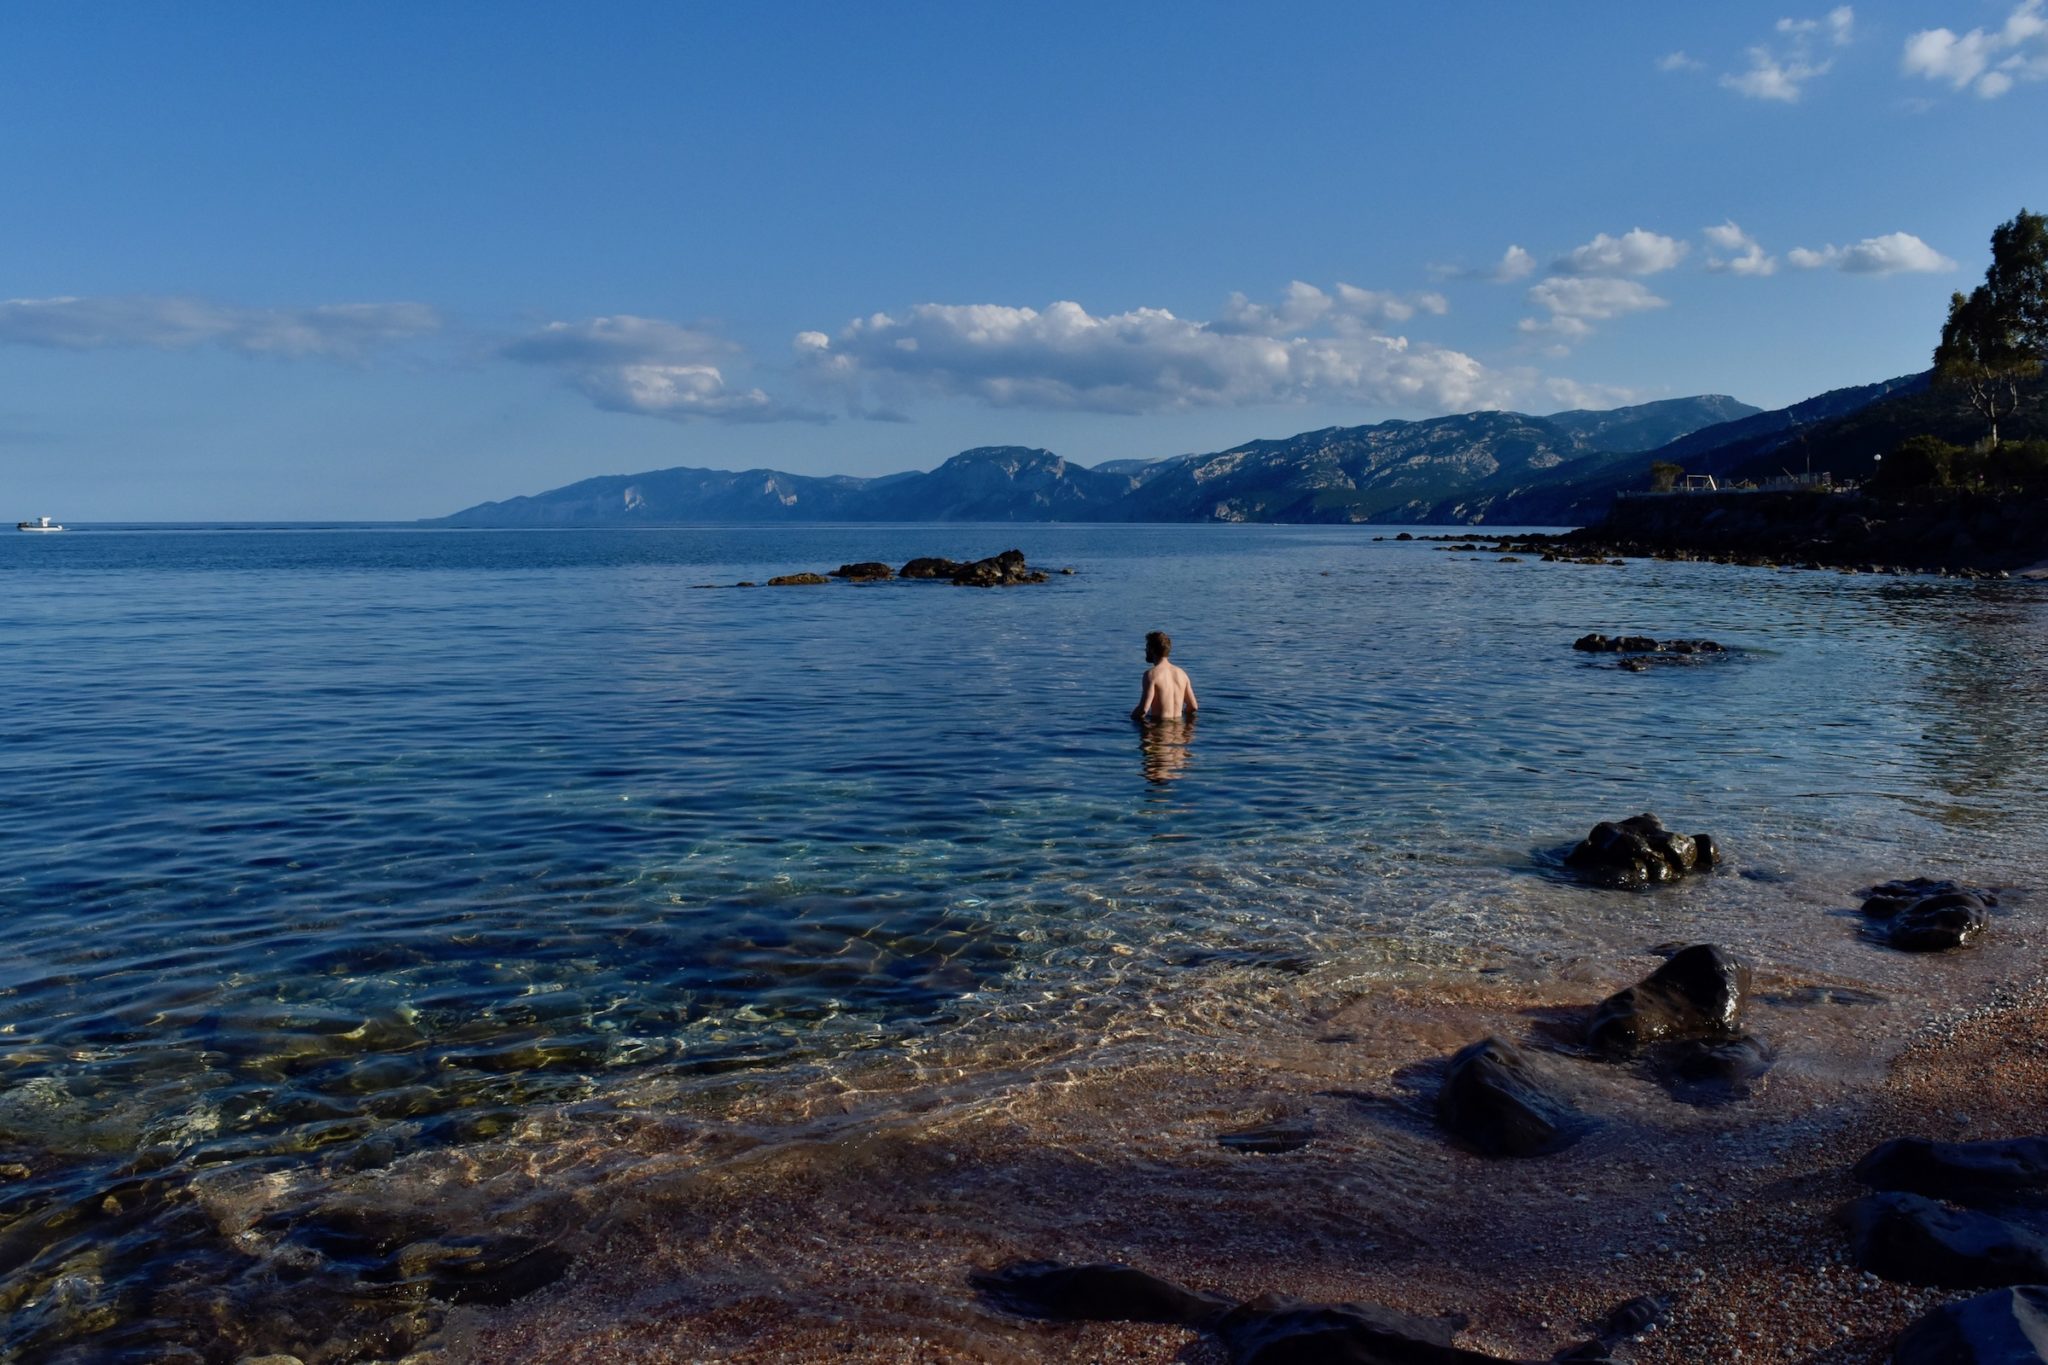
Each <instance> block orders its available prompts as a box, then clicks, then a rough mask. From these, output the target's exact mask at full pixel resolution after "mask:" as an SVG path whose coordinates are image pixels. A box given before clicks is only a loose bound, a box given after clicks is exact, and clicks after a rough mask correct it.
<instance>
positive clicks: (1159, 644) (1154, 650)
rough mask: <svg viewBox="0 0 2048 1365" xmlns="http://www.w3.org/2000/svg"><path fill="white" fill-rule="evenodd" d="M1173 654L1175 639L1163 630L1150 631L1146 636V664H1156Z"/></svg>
mask: <svg viewBox="0 0 2048 1365" xmlns="http://www.w3.org/2000/svg"><path fill="white" fill-rule="evenodd" d="M1171 653H1173V637H1172V636H1171V635H1168V634H1167V633H1166V632H1165V631H1163V630H1154V631H1148V632H1147V633H1146V635H1145V662H1146V663H1148V664H1156V663H1158V662H1159V661H1160V660H1161V659H1163V658H1165V657H1166V656H1167V655H1169V654H1171Z"/></svg>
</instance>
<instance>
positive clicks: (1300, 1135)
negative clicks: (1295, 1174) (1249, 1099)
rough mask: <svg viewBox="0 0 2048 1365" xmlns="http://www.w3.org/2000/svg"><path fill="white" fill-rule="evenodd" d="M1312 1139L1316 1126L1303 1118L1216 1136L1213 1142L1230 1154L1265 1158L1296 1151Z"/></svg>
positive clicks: (1260, 1125)
mask: <svg viewBox="0 0 2048 1365" xmlns="http://www.w3.org/2000/svg"><path fill="white" fill-rule="evenodd" d="M1315 1140H1316V1127H1315V1125H1314V1124H1313V1123H1310V1122H1308V1121H1307V1120H1306V1119H1279V1120H1276V1121H1275V1122H1272V1123H1262V1124H1259V1125H1257V1126H1256V1127H1252V1128H1240V1129H1238V1130H1237V1131H1236V1132H1234V1133H1218V1134H1217V1135H1216V1141H1217V1142H1219V1143H1220V1144H1222V1145H1223V1146H1225V1147H1228V1148H1229V1149H1230V1150H1231V1151H1233V1152H1256V1153H1259V1154H1261V1155H1266V1156H1273V1155H1278V1154H1279V1153H1281V1152H1298V1151H1300V1150H1301V1149H1302V1148H1304V1147H1306V1146H1308V1145H1309V1144H1310V1143H1311V1142H1314V1141H1315Z"/></svg>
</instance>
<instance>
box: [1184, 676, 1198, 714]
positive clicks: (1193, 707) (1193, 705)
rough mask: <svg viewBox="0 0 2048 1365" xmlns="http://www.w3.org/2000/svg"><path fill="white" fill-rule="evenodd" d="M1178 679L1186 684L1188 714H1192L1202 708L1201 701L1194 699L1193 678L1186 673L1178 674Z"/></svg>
mask: <svg viewBox="0 0 2048 1365" xmlns="http://www.w3.org/2000/svg"><path fill="white" fill-rule="evenodd" d="M1180 680H1181V681H1182V682H1184V683H1186V684H1187V685H1188V714H1189V715H1191V716H1192V715H1193V714H1195V712H1197V711H1199V710H1201V709H1202V707H1201V703H1199V702H1197V701H1196V700H1195V680H1194V679H1193V678H1190V677H1189V676H1188V675H1187V674H1186V673H1182V674H1181V675H1180Z"/></svg>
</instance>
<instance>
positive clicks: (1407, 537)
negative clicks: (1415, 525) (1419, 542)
mask: <svg viewBox="0 0 2048 1365" xmlns="http://www.w3.org/2000/svg"><path fill="white" fill-rule="evenodd" d="M1394 539H1396V540H1413V539H1415V537H1414V536H1413V535H1411V534H1410V533H1409V532H1407V531H1403V532H1402V533H1401V534H1400V535H1398V536H1395V537H1394Z"/></svg>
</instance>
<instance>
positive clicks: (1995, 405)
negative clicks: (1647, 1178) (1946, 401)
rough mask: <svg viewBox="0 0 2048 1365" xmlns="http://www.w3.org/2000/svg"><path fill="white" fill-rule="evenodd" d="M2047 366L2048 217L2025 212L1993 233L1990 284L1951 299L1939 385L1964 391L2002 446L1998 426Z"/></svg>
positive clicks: (1937, 365) (1937, 367) (1937, 355)
mask: <svg viewBox="0 0 2048 1365" xmlns="http://www.w3.org/2000/svg"><path fill="white" fill-rule="evenodd" d="M2044 359H2048V217H2044V216H2043V215H2041V214H2038V213H2028V212H2027V211H2026V210H2025V209H2021V210H2020V211H2019V213H2018V215H2017V216H2015V217H2014V218H2013V219H2012V221H2010V222H2006V223H2000V224H1999V225H1998V226H1997V227H1996V228H1994V229H1993V230H1992V233H1991V266H1990V268H1989V269H1988V270H1986V271H1985V272H1984V283H1982V284H1980V285H1978V286H1977V287H1976V288H1975V289H1973V290H1971V291H1970V293H1969V294H1968V295H1967V296H1966V295H1963V294H1960V293H1959V294H1955V295H1952V296H1951V297H1950V299H1949V305H1948V321H1947V322H1945V323H1944V324H1942V328H1941V344H1940V345H1939V346H1937V347H1935V349H1934V378H1935V382H1936V383H1939V384H1944V385H1947V386H1949V387H1952V388H1955V389H1959V390H1961V391H1962V393H1963V395H1964V397H1966V398H1967V399H1968V400H1969V403H1970V406H1971V407H1973V408H1975V409H1976V410H1977V414H1978V415H1979V416H1980V417H1982V418H1983V419H1984V421H1985V423H1986V424H1987V425H1988V426H1989V428H1990V436H1991V445H1992V447H1993V448H1994V449H1995V448H1996V447H1997V445H1998V420H1999V418H2001V417H2006V416H2010V415H2011V414H2012V412H2013V410H2014V409H2015V408H2017V407H2018V406H2019V402H2020V385H2021V383H2022V382H2023V381H2024V380H2026V379H2029V378H2031V377H2032V376H2034V375H2035V374H2038V373H2039V372H2040V370H2041V364H2042V361H2043V360H2044Z"/></svg>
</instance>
